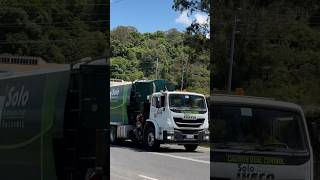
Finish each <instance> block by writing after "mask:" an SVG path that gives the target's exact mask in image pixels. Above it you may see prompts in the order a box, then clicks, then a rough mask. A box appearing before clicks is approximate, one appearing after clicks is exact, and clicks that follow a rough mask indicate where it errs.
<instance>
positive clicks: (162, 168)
mask: <svg viewBox="0 0 320 180" xmlns="http://www.w3.org/2000/svg"><path fill="white" fill-rule="evenodd" d="M110 175H111V178H110V179H111V180H206V179H208V180H209V179H210V151H209V148H204V147H198V149H197V151H196V152H186V151H185V150H184V147H183V146H176V145H162V146H161V149H160V150H159V151H158V152H146V151H144V150H143V149H142V148H139V147H133V146H132V144H131V143H130V142H126V143H125V144H122V145H121V146H120V145H119V146H111V149H110Z"/></svg>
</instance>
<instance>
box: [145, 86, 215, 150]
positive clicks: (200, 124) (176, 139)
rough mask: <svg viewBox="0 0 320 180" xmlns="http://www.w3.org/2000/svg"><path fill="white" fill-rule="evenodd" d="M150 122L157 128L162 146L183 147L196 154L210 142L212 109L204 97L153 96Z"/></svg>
mask: <svg viewBox="0 0 320 180" xmlns="http://www.w3.org/2000/svg"><path fill="white" fill-rule="evenodd" d="M149 101H150V114H149V119H147V122H150V123H152V124H153V125H154V126H155V139H156V140H157V141H158V142H159V143H160V144H161V143H174V144H183V145H184V146H185V148H186V149H187V150H194V149H196V148H197V146H198V145H199V144H200V143H204V142H206V143H208V142H209V131H208V127H209V123H208V107H207V103H206V99H205V97H204V95H202V94H197V93H192V92H179V91H165V92H158V93H153V94H152V95H151V96H149Z"/></svg>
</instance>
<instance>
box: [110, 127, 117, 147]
mask: <svg viewBox="0 0 320 180" xmlns="http://www.w3.org/2000/svg"><path fill="white" fill-rule="evenodd" d="M116 140H117V128H116V127H115V126H111V127H110V144H115V143H116Z"/></svg>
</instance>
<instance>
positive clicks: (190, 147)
mask: <svg viewBox="0 0 320 180" xmlns="http://www.w3.org/2000/svg"><path fill="white" fill-rule="evenodd" d="M184 148H185V149H186V151H188V152H193V151H195V150H196V149H197V148H198V145H197V144H186V145H184Z"/></svg>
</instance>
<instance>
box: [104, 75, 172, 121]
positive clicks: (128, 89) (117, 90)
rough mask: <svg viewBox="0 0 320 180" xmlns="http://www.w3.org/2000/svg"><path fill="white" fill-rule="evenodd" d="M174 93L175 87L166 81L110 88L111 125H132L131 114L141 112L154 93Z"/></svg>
mask: <svg viewBox="0 0 320 180" xmlns="http://www.w3.org/2000/svg"><path fill="white" fill-rule="evenodd" d="M165 90H168V91H174V90H175V86H174V85H173V84H172V83H169V82H168V81H166V80H141V81H136V82H134V83H132V84H119V85H114V86H111V87H110V104H111V107H110V115H111V121H110V122H111V123H121V124H130V121H129V115H128V114H129V112H128V111H134V112H141V111H142V109H143V103H144V102H146V101H147V97H148V96H149V95H151V94H152V93H154V92H160V91H165Z"/></svg>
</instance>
